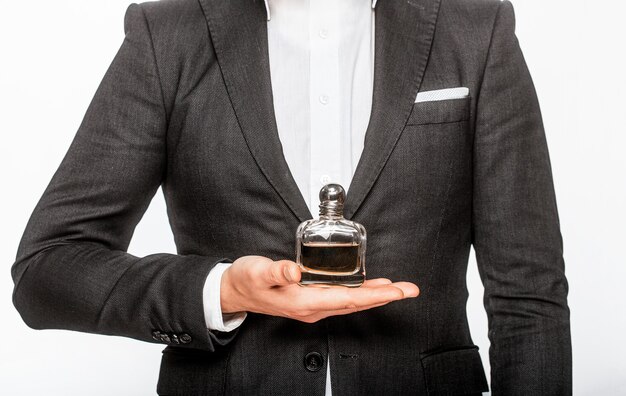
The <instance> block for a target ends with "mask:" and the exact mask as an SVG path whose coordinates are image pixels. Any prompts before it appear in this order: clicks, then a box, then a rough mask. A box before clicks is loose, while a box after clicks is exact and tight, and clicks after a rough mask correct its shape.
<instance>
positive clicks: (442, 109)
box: [406, 96, 471, 126]
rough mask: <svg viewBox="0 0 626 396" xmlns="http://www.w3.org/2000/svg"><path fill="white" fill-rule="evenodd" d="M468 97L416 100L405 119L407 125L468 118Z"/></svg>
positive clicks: (451, 121)
mask: <svg viewBox="0 0 626 396" xmlns="http://www.w3.org/2000/svg"><path fill="white" fill-rule="evenodd" d="M470 100H471V99H470V97H469V96H468V97H465V98H460V99H447V100H436V101H429V102H417V103H415V104H413V108H412V110H411V113H410V115H409V119H408V121H407V123H406V124H407V126H408V125H427V124H446V123H454V122H461V121H467V120H469V118H470Z"/></svg>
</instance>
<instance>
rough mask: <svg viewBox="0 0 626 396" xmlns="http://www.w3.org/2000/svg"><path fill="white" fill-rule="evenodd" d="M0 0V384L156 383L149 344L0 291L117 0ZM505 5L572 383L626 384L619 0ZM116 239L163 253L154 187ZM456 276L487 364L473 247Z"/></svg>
mask: <svg viewBox="0 0 626 396" xmlns="http://www.w3.org/2000/svg"><path fill="white" fill-rule="evenodd" d="M380 1H386V0H380ZM0 4H1V6H0V128H1V129H0V132H1V135H0V136H1V141H0V142H1V143H0V148H1V151H0V153H1V155H0V172H1V174H0V181H1V183H2V184H1V185H2V190H1V194H0V199H1V202H0V210H1V212H0V216H1V217H0V219H1V220H2V223H1V224H2V227H1V228H0V243H1V248H0V261H1V262H2V263H3V265H4V270H2V272H1V276H0V318H1V319H0V323H2V325H1V327H0V328H1V331H2V333H1V339H2V342H0V389H2V392H3V393H4V394H7V395H39V394H46V395H86V394H89V395H111V394H113V395H150V394H155V393H156V392H155V389H156V381H157V377H158V369H159V362H160V352H161V349H162V348H163V347H162V346H161V345H155V344H148V343H143V342H139V341H134V340H130V339H124V338H121V337H106V336H98V335H90V334H83V333H76V332H69V331H58V330H44V331H35V330H31V329H30V328H28V327H27V326H26V325H25V324H24V323H23V322H22V321H21V319H20V317H19V315H18V313H17V312H16V311H15V309H14V308H13V305H12V303H11V291H12V286H13V284H12V280H11V277H10V271H9V268H10V266H11V264H12V263H13V261H14V259H15V253H16V251H17V246H18V242H19V239H20V237H21V234H22V232H23V230H24V227H25V225H26V222H27V220H28V218H29V216H30V214H31V212H32V210H33V208H34V206H35V204H36V203H37V201H38V200H39V197H40V196H41V194H42V193H43V191H44V189H45V187H46V186H47V184H48V182H49V181H50V178H51V177H52V174H53V173H54V171H55V170H56V168H57V167H58V165H59V163H60V161H61V159H62V158H63V156H64V154H65V152H66V150H67V148H68V146H69V144H70V142H71V140H72V138H73V136H74V134H75V132H76V130H77V128H78V126H79V124H80V122H81V120H82V117H83V115H84V113H85V111H86V109H87V106H88V104H89V102H90V101H91V98H92V97H93V94H94V93H95V90H96V88H97V86H98V84H99V83H100V81H101V79H102V76H103V75H104V72H105V70H106V69H107V67H108V66H109V64H110V62H111V60H112V59H113V56H114V55H115V53H116V52H117V49H118V48H119V46H120V44H121V42H122V39H123V16H124V12H125V10H126V7H127V5H128V4H129V2H128V0H107V1H89V2H87V1H79V0H71V1H70V0H56V1H42V0H31V1H11V2H9V1H5V0H2V1H1V3H0ZM514 5H515V9H516V15H517V22H518V25H517V33H518V37H519V39H520V42H521V45H522V48H523V50H524V52H525V55H526V59H527V62H528V64H529V67H530V69H531V72H532V74H533V78H534V81H535V85H536V87H537V91H538V94H539V99H540V102H541V106H542V111H543V114H544V121H545V125H546V131H547V138H548V144H549V148H550V153H551V159H552V167H553V173H554V178H555V187H556V192H557V201H558V205H559V213H560V219H561V227H562V233H563V238H564V245H565V261H566V274H567V276H568V279H569V283H570V295H569V304H570V307H571V319H572V336H573V345H574V351H573V352H574V393H575V394H577V395H626V378H625V374H626V363H625V361H626V360H625V359H624V355H625V352H626V348H625V347H624V344H625V342H624V339H623V335H624V334H625V333H626V319H624V316H625V314H626V309H625V308H626V304H625V302H626V299H625V298H624V295H623V293H624V289H625V287H624V282H625V281H626V270H625V264H626V259H625V257H626V255H625V254H624V247H625V245H626V238H625V237H626V231H625V227H626V176H625V175H624V174H625V173H626V156H625V155H624V154H625V149H626V148H625V145H626V127H625V126H624V125H625V121H624V119H625V118H626V99H625V95H626V76H625V71H626V60H625V59H624V52H625V50H624V49H625V48H626V24H624V19H623V16H624V14H625V13H626V2H624V1H623V0H607V1H602V2H598V1H591V0H587V1H585V0H568V1H565V0H550V1H545V0H514ZM129 252H131V253H133V254H135V255H139V256H143V255H146V254H150V253H156V252H171V253H174V252H175V246H174V243H173V239H172V235H171V231H170V230H169V227H168V223H167V218H166V214H165V206H164V202H163V198H162V194H161V193H160V192H159V193H158V194H157V196H156V198H155V199H154V201H153V203H152V205H151V206H150V208H149V210H148V211H147V213H146V214H145V216H144V218H143V220H142V222H141V223H140V224H139V226H138V228H137V230H136V232H135V236H134V239H133V241H132V243H131V246H130V249H129ZM468 284H469V288H470V301H469V304H468V315H469V318H470V324H471V327H472V334H473V337H474V341H475V342H476V343H477V344H478V345H480V348H481V353H482V357H483V363H484V364H485V366H486V370H487V373H489V360H488V355H487V353H488V346H489V342H488V339H487V335H486V334H487V331H486V328H487V322H486V315H485V313H484V310H483V308H482V292H483V290H482V285H481V283H480V279H479V277H478V273H477V270H476V263H475V261H474V260H473V259H472V260H471V262H470V267H469V275H468Z"/></svg>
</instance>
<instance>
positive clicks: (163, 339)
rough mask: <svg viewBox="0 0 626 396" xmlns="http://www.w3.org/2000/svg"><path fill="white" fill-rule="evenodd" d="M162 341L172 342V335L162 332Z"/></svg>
mask: <svg viewBox="0 0 626 396" xmlns="http://www.w3.org/2000/svg"><path fill="white" fill-rule="evenodd" d="M161 341H163V342H166V343H169V342H170V336H168V335H167V334H161Z"/></svg>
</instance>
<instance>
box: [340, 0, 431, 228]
mask: <svg viewBox="0 0 626 396" xmlns="http://www.w3.org/2000/svg"><path fill="white" fill-rule="evenodd" d="M439 1H440V0H379V1H378V2H377V3H376V17H375V31H374V33H375V41H374V44H375V57H374V90H373V97H372V112H371V115H370V121H369V124H368V126H367V131H366V134H365V147H364V149H363V153H362V154H361V158H360V160H359V163H358V165H357V168H356V171H355V174H354V176H353V178H352V182H351V183H350V188H349V189H348V195H347V197H346V202H345V207H344V216H345V217H346V218H348V219H350V218H352V217H353V216H354V215H355V213H356V212H357V210H358V209H359V207H360V206H361V204H362V203H363V200H364V199H365V197H366V196H367V194H368V193H369V191H370V190H371V188H372V186H373V185H374V182H375V181H376V179H377V178H378V176H379V175H380V172H381V171H382V169H383V167H384V166H385V163H386V162H387V159H388V158H389V156H390V155H391V152H392V151H393V148H394V147H395V145H396V142H397V141H398V138H399V137H400V134H401V133H402V130H403V129H404V126H405V124H406V121H407V119H408V117H409V113H410V112H411V108H412V107H413V104H414V102H415V96H416V95H417V92H418V91H419V88H420V85H421V83H422V79H423V77H424V71H425V70H426V64H427V63H428V58H429V55H430V48H431V44H432V40H433V35H434V32H435V22H436V20H437V14H438V12H439Z"/></svg>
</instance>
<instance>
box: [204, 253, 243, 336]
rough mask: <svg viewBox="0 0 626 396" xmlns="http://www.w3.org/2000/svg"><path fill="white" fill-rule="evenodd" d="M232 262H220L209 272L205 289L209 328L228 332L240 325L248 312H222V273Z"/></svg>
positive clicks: (205, 309)
mask: <svg viewBox="0 0 626 396" xmlns="http://www.w3.org/2000/svg"><path fill="white" fill-rule="evenodd" d="M231 265H232V263H218V264H217V265H215V267H214V268H213V269H211V271H210V272H209V275H208V276H207V279H206V282H205V283H204V289H203V304H204V318H205V321H206V326H207V328H208V329H209V330H218V331H223V332H228V331H232V330H234V329H236V328H237V327H239V326H240V325H241V324H242V323H243V321H244V319H245V318H246V316H248V313H247V312H233V313H227V314H223V313H222V306H221V300H220V285H221V281H222V274H223V273H224V271H225V270H226V269H227V268H228V267H230V266H231Z"/></svg>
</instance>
